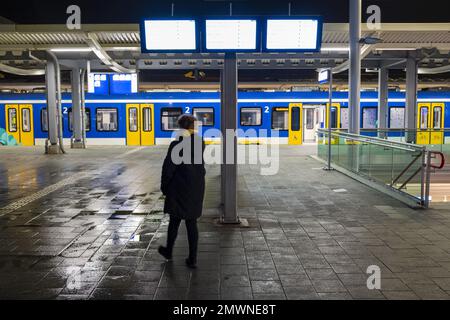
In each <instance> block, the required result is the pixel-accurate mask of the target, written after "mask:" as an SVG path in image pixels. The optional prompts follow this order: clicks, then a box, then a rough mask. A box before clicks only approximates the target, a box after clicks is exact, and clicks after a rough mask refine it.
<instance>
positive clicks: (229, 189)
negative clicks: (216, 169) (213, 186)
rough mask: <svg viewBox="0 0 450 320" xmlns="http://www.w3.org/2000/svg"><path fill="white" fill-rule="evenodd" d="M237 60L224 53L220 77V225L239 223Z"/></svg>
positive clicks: (233, 56) (230, 54)
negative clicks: (221, 211) (221, 161)
mask: <svg viewBox="0 0 450 320" xmlns="http://www.w3.org/2000/svg"><path fill="white" fill-rule="evenodd" d="M237 84H238V71H237V58H236V53H226V54H225V59H224V66H223V75H222V92H221V101H222V106H221V109H222V116H223V117H222V118H223V119H222V122H221V123H222V125H223V126H222V132H225V134H224V135H223V140H222V160H223V163H222V188H223V190H222V196H223V199H222V201H223V213H222V219H221V220H222V223H240V221H239V217H238V215H237V138H236V135H235V132H236V127H237V113H236V111H237Z"/></svg>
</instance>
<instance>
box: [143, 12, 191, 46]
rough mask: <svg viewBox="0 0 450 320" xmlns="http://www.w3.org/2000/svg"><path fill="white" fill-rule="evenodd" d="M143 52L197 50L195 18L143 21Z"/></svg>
mask: <svg viewBox="0 0 450 320" xmlns="http://www.w3.org/2000/svg"><path fill="white" fill-rule="evenodd" d="M141 39H142V40H141V46H142V52H168V53H171V52H195V51H197V50H198V36H197V22H196V21H195V20H194V19H177V20H176V19H148V20H144V21H143V22H142V23H141Z"/></svg>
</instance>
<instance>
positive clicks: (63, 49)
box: [50, 48, 92, 52]
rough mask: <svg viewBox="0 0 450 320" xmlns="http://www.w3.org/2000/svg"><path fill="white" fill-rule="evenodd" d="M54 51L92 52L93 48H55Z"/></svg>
mask: <svg viewBox="0 0 450 320" xmlns="http://www.w3.org/2000/svg"><path fill="white" fill-rule="evenodd" d="M50 51H52V52H90V51H92V49H91V48H53V49H50Z"/></svg>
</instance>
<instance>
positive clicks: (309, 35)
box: [264, 17, 322, 51]
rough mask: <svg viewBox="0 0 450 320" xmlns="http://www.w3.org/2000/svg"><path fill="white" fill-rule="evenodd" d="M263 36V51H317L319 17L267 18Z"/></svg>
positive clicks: (320, 29) (320, 27) (320, 24)
mask: <svg viewBox="0 0 450 320" xmlns="http://www.w3.org/2000/svg"><path fill="white" fill-rule="evenodd" d="M264 34H265V38H264V40H265V42H264V51H318V50H319V49H320V44H321V42H322V23H321V19H320V18H319V17H311V18H302V17H286V18H269V19H267V21H266V25H265V28H264Z"/></svg>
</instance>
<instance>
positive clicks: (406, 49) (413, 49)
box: [375, 48, 417, 51]
mask: <svg viewBox="0 0 450 320" xmlns="http://www.w3.org/2000/svg"><path fill="white" fill-rule="evenodd" d="M375 50H379V51H415V50H417V48H375Z"/></svg>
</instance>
